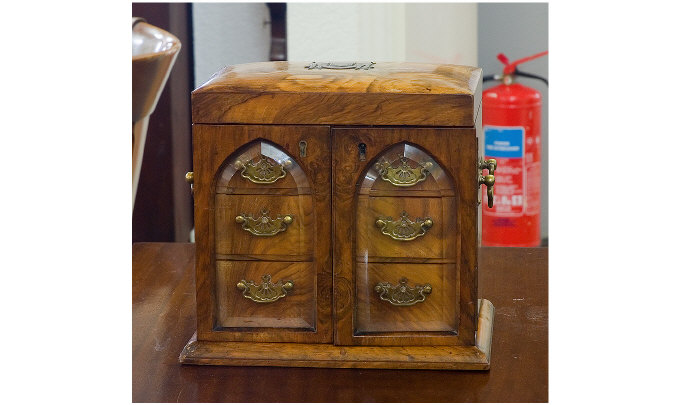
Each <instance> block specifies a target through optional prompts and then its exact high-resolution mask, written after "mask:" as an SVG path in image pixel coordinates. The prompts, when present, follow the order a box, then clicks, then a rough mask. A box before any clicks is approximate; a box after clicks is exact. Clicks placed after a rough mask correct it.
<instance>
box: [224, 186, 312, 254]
mask: <svg viewBox="0 0 680 405" xmlns="http://www.w3.org/2000/svg"><path fill="white" fill-rule="evenodd" d="M313 208H314V199H313V196H311V195H300V196H269V195H222V194H217V195H216V196H215V237H216V240H215V243H216V245H215V253H216V254H251V255H263V254H270V255H293V256H294V255H305V254H312V253H313V252H314V242H315V241H314V239H315V238H314V220H315V212H314V209H313ZM263 210H266V211H268V214H267V217H268V218H271V219H274V218H277V217H283V216H285V215H290V216H292V218H293V222H292V223H291V224H290V225H287V226H286V229H285V230H284V231H281V232H279V233H277V234H276V235H272V236H260V235H253V234H252V233H250V232H249V231H247V230H246V229H243V226H242V224H240V223H237V222H236V220H235V218H236V216H238V215H241V214H247V215H251V216H252V218H254V219H258V218H260V217H261V216H262V211H263Z"/></svg>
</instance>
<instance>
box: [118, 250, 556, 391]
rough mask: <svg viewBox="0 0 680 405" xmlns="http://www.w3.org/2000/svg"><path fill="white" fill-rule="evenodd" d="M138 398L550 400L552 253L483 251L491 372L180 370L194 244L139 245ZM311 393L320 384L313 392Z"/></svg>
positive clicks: (190, 306) (191, 318)
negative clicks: (491, 317) (491, 314)
mask: <svg viewBox="0 0 680 405" xmlns="http://www.w3.org/2000/svg"><path fill="white" fill-rule="evenodd" d="M132 267H133V269H132V270H133V273H132V276H133V284H132V295H133V303H132V304H133V305H132V316H133V320H132V326H133V332H132V353H133V368H132V400H133V401H134V402H253V401H258V402H298V401H299V402H545V401H547V400H548V357H547V356H548V272H547V268H548V250H547V249H546V248H480V252H479V293H480V296H481V297H484V298H487V299H489V300H490V301H491V302H493V304H494V306H495V308H496V310H495V321H494V325H493V326H494V330H493V345H492V347H493V352H492V358H493V365H492V367H491V370H489V371H488V372H476V371H434V370H352V369H307V368H279V367H222V366H188V365H180V364H179V362H178V355H179V353H180V352H181V350H182V348H183V347H184V345H185V344H186V342H187V341H188V340H189V339H190V338H191V336H192V334H193V333H194V331H195V330H196V313H195V309H196V307H195V305H196V301H195V295H194V288H195V278H194V246H193V245H191V244H165V243H143V244H135V245H134V246H133V262H132ZM310 387H312V388H310Z"/></svg>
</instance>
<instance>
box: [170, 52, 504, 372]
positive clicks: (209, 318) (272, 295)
mask: <svg viewBox="0 0 680 405" xmlns="http://www.w3.org/2000/svg"><path fill="white" fill-rule="evenodd" d="M192 114H193V148H194V172H193V174H192V173H189V174H188V179H189V180H190V181H192V182H193V186H192V187H193V190H194V203H195V211H194V212H195V224H196V305H197V332H196V335H195V336H194V337H193V338H192V339H191V340H190V341H189V343H188V344H187V346H186V347H185V348H184V350H183V351H182V353H181V355H180V361H181V362H182V363H188V364H218V365H259V366H262V365H272V366H309V367H370V368H432V369H488V368H489V364H490V352H491V332H492V324H493V305H492V304H491V303H490V302H489V301H486V300H482V299H478V297H477V217H478V209H479V201H480V199H479V196H480V184H482V183H484V184H486V187H487V188H488V190H486V191H487V193H488V194H489V196H491V192H492V186H493V170H494V169H495V165H494V162H482V161H480V160H479V158H478V149H477V148H478V133H479V130H480V124H481V69H479V68H474V67H467V66H455V65H432V64H415V63H345V64H337V63H293V62H263V63H252V64H245V65H238V66H231V67H227V68H225V69H224V70H222V71H220V72H218V73H216V74H215V75H214V76H213V77H212V78H211V79H210V80H209V81H208V82H207V83H205V84H204V85H203V86H201V87H199V88H198V89H196V90H195V91H194V92H193V93H192ZM488 171H490V172H491V173H489V172H488ZM485 201H486V200H485ZM491 201H492V199H491V198H490V199H489V203H491Z"/></svg>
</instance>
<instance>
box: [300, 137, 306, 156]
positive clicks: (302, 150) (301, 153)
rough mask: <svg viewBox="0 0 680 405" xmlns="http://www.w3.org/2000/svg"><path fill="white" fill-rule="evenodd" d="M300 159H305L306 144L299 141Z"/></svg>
mask: <svg viewBox="0 0 680 405" xmlns="http://www.w3.org/2000/svg"><path fill="white" fill-rule="evenodd" d="M299 146H300V157H306V156H307V142H306V141H300V144H299Z"/></svg>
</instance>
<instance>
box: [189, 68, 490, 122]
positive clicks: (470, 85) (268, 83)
mask: <svg viewBox="0 0 680 405" xmlns="http://www.w3.org/2000/svg"><path fill="white" fill-rule="evenodd" d="M481 77H482V70H481V69H480V68H475V67H470V66H458V65H436V64H425V63H405V62H404V63H388V62H378V63H373V62H367V63H341V64H339V63H316V62H312V63H309V62H307V63H296V62H259V63H248V64H243V65H235V66H229V67H226V68H224V69H223V70H221V71H220V72H218V73H216V74H215V75H213V77H212V78H211V79H210V80H209V81H208V82H207V83H205V84H204V85H202V86H201V87H199V88H198V89H196V90H194V92H193V93H192V116H193V122H194V123H202V124H221V123H225V124H226V123H240V124H340V125H343V124H344V125H421V126H455V127H472V126H474V124H475V118H476V116H477V111H478V109H479V107H480V102H481V87H482V86H481Z"/></svg>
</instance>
